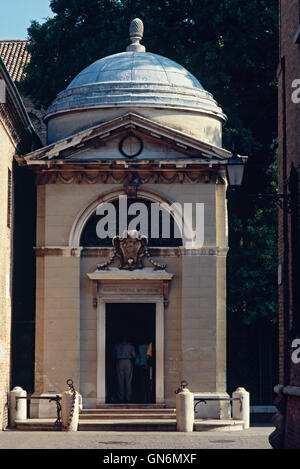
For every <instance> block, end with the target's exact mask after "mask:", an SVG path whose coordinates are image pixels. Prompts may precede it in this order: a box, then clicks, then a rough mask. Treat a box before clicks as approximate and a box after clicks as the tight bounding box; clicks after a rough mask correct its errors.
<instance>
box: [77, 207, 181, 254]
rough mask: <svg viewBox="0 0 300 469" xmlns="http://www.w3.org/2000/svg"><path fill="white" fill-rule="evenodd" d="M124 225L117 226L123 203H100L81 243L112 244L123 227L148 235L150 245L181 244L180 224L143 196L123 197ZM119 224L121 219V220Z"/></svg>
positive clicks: (83, 231) (120, 233) (91, 245)
mask: <svg viewBox="0 0 300 469" xmlns="http://www.w3.org/2000/svg"><path fill="white" fill-rule="evenodd" d="M126 207H127V222H128V223H127V225H126V227H125V226H124V225H123V226H122V227H120V217H121V218H123V220H124V215H126V214H125V213H124V206H123V205H122V201H120V199H116V200H113V201H112V202H109V203H103V204H99V206H98V207H97V209H96V210H95V211H94V213H93V214H92V215H91V216H90V218H89V219H88V221H87V222H86V224H85V226H84V228H83V230H82V233H81V237H80V246H84V247H107V246H112V238H113V236H114V235H120V236H122V232H123V230H124V228H125V229H126V230H128V229H129V230H130V229H136V230H137V231H138V232H139V233H140V234H144V235H146V236H148V239H149V244H148V246H152V247H176V246H182V236H181V230H180V227H179V226H178V225H177V223H176V222H175V220H174V217H173V215H172V212H171V213H170V212H168V210H167V209H166V208H164V207H162V206H161V205H160V204H158V203H154V202H151V201H149V200H146V199H143V198H136V199H130V198H128V199H126ZM121 223H122V222H121Z"/></svg>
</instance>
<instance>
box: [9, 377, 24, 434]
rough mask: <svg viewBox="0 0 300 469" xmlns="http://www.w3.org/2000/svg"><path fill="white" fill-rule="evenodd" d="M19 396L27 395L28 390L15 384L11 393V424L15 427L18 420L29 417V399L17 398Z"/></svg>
mask: <svg viewBox="0 0 300 469" xmlns="http://www.w3.org/2000/svg"><path fill="white" fill-rule="evenodd" d="M17 397H27V392H26V391H24V389H22V388H21V387H20V386H15V387H14V388H13V390H12V391H10V393H9V425H10V427H15V425H16V423H15V421H16V420H26V419H27V399H17Z"/></svg>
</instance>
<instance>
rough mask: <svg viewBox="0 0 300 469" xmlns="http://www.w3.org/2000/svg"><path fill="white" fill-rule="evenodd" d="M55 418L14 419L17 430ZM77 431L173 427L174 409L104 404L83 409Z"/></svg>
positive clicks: (41, 426) (231, 425)
mask: <svg viewBox="0 0 300 469" xmlns="http://www.w3.org/2000/svg"><path fill="white" fill-rule="evenodd" d="M54 421H55V419H28V420H22V421H21V420H19V421H17V422H16V429H17V430H23V431H24V430H29V431H33V430H39V431H42V430H48V431H49V430H57V428H55V426H54ZM242 429H243V421H241V420H233V419H227V420H212V419H202V420H196V421H195V423H194V431H212V430H219V431H221V430H223V431H228V430H242ZM78 430H79V431H131V432H136V431H141V432H146V431H150V432H158V431H159V432H174V431H176V409H175V408H167V407H164V406H163V405H159V404H105V405H102V406H100V407H98V408H97V409H83V410H82V412H81V413H80V415H79V425H78Z"/></svg>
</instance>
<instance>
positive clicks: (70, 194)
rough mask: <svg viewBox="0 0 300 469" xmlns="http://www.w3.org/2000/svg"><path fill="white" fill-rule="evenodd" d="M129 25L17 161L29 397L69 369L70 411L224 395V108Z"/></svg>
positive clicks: (218, 407)
mask: <svg viewBox="0 0 300 469" xmlns="http://www.w3.org/2000/svg"><path fill="white" fill-rule="evenodd" d="M142 35H143V24H142V22H141V21H140V20H138V19H136V20H134V21H133V22H132V23H131V26H130V40H131V44H130V45H129V46H128V48H127V50H126V51H125V52H120V53H118V54H115V55H111V56H109V57H104V58H102V59H100V60H97V61H96V62H94V63H93V64H91V65H89V66H88V67H87V68H85V69H84V70H83V71H82V72H80V73H79V74H78V75H77V76H76V77H75V78H74V79H73V81H72V82H71V83H70V84H69V86H68V87H67V88H66V89H65V90H63V91H61V92H60V93H59V94H58V96H57V98H56V99H55V100H54V101H53V103H52V104H51V106H50V107H49V109H48V110H47V113H46V115H45V122H46V124H47V129H48V144H47V146H45V147H43V148H41V149H39V150H35V151H34V152H32V153H29V154H27V155H25V156H24V157H22V158H19V163H20V164H22V165H26V166H28V167H29V168H30V169H31V170H32V171H33V172H34V173H35V176H36V184H37V240H36V248H35V253H36V269H37V272H36V274H37V275H36V279H37V280H36V351H35V360H36V363H35V394H36V396H44V395H46V396H47V395H48V394H49V393H50V394H51V393H60V392H61V391H63V390H64V388H65V383H66V380H67V379H68V378H72V379H73V380H74V384H75V387H76V389H77V390H79V392H80V393H81V395H82V400H83V407H84V408H96V407H99V406H103V405H104V406H105V405H107V406H108V405H112V404H116V403H120V402H124V401H125V402H128V401H130V402H131V403H133V404H135V403H136V404H137V403H139V404H148V405H150V404H151V405H153V406H154V405H156V406H158V405H161V406H167V407H173V406H174V404H175V394H174V390H175V389H177V388H178V385H179V384H180V382H181V380H183V379H185V380H187V381H188V383H189V388H190V390H191V391H193V392H194V393H195V395H196V396H200V397H201V396H202V397H203V396H207V395H209V396H214V397H215V398H216V399H217V398H220V397H224V396H227V394H226V295H225V292H226V283H225V279H226V253H227V216H226V197H225V195H226V185H227V181H226V165H227V163H228V160H229V158H230V157H231V156H232V155H231V153H230V152H229V151H227V150H225V149H223V148H222V125H223V123H224V121H225V115H224V114H223V112H222V109H221V108H220V107H219V106H218V104H217V103H216V101H215V100H214V99H213V97H212V95H211V94H210V93H209V92H208V91H206V90H204V88H203V87H202V85H201V84H200V83H199V81H198V80H197V79H196V78H195V77H194V76H193V75H192V74H191V73H189V72H188V71H187V70H185V69H184V68H183V67H182V66H181V65H179V64H177V63H175V62H173V61H172V60H169V59H167V58H165V57H161V56H159V55H156V54H154V53H150V52H146V51H145V47H144V46H143V45H141V44H140V41H141V40H142ZM123 336H126V340H127V342H124V341H123V342H122V340H123V339H124V337H123ZM120 343H121V344H122V343H123V344H124V343H127V346H126V347H127V348H126V347H125V348H122V347H123V346H122V347H121V348H120V347H119V345H120ZM128 344H129V345H128ZM146 346H147V347H146ZM118 347H119V348H118ZM130 347H131V351H132V350H134V352H130V353H132V356H129V351H128V350H129V349H130ZM120 350H122V352H120ZM124 350H125V351H124ZM142 350H143V351H144V352H143V353H144V355H143V354H142ZM146 350H148V362H146ZM121 355H123V356H121ZM134 355H135V357H134ZM122 360H123V362H122V367H123V368H122V370H123V371H121V365H120V363H121V361H122ZM125 361H126V363H127V364H126V366H125V364H124V363H125ZM125 368H126V370H125V371H124V369H125ZM122 373H123V374H122ZM34 402H35V403H34V406H33V407H34V412H33V414H35V415H36V416H49V415H50V413H51V409H52V405H51V404H49V403H48V402H47V401H46V400H43V401H42V400H41V401H38V400H36V401H34ZM198 408H199V412H200V413H199V414H198V415H202V416H205V415H206V416H211V417H214V418H221V417H222V416H224V417H228V416H229V407H228V402H226V401H224V400H223V401H222V400H220V401H218V400H216V401H212V403H211V404H210V405H207V406H205V407H204V406H202V407H200V406H198ZM53 410H55V409H53ZM53 410H52V411H53Z"/></svg>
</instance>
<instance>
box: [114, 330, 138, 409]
mask: <svg viewBox="0 0 300 469" xmlns="http://www.w3.org/2000/svg"><path fill="white" fill-rule="evenodd" d="M114 356H115V359H116V368H117V369H116V371H117V380H118V399H119V401H120V402H124V403H125V402H130V401H131V395H132V375H133V362H134V360H135V357H136V353H135V347H134V345H133V344H132V343H131V342H129V341H128V339H127V337H123V338H122V339H121V341H120V342H119V343H118V344H116V345H115V348H114Z"/></svg>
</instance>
